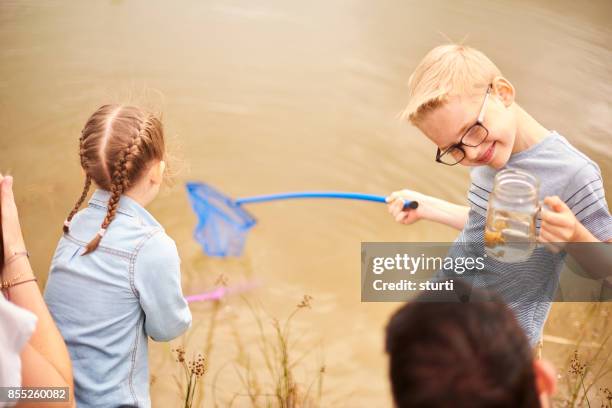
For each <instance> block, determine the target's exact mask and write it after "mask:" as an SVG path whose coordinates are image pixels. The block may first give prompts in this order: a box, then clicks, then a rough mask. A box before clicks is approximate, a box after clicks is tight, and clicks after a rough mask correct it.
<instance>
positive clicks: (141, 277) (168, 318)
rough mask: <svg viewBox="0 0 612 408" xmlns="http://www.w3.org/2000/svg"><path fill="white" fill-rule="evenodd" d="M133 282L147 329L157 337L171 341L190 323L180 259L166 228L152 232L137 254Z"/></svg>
mask: <svg viewBox="0 0 612 408" xmlns="http://www.w3.org/2000/svg"><path fill="white" fill-rule="evenodd" d="M135 262H136V265H135V268H134V284H135V286H136V290H137V291H138V294H139V297H140V306H141V307H142V309H143V310H144V313H145V316H146V319H145V330H146V332H147V335H148V336H149V337H151V338H152V339H153V340H155V341H170V340H172V339H174V338H175V337H178V336H180V335H181V334H183V332H185V330H187V329H188V328H189V326H190V325H191V312H190V311H189V306H188V305H187V301H186V300H185V298H184V297H183V292H182V290H181V260H180V258H179V255H178V251H177V249H176V245H175V244H174V241H173V240H172V239H171V238H170V237H168V236H167V235H166V234H165V233H164V232H163V231H159V232H157V233H155V234H154V235H153V236H151V237H150V238H149V239H148V240H147V242H145V244H144V245H143V247H142V248H141V249H140V251H139V252H138V254H137V256H136V261H135Z"/></svg>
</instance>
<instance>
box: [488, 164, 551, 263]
mask: <svg viewBox="0 0 612 408" xmlns="http://www.w3.org/2000/svg"><path fill="white" fill-rule="evenodd" d="M539 188H540V182H539V180H538V179H537V178H536V177H535V176H534V175H532V174H531V173H529V172H527V171H524V170H518V169H506V170H502V171H500V172H499V173H497V175H496V176H495V181H494V185H493V191H491V194H490V195H489V205H488V208H487V223H486V226H485V232H484V242H485V248H486V252H487V255H488V256H490V257H493V258H495V259H497V260H498V261H501V262H521V261H524V260H526V259H528V258H529V257H530V256H531V254H532V253H533V250H534V249H535V247H536V244H537V239H536V225H535V224H536V216H537V214H538V211H539V210H540V205H539V201H538V195H539Z"/></svg>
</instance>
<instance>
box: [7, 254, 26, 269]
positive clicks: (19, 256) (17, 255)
mask: <svg viewBox="0 0 612 408" xmlns="http://www.w3.org/2000/svg"><path fill="white" fill-rule="evenodd" d="M22 256H26V257H28V258H30V253H29V252H28V251H21V252H15V253H14V254H13V255H12V256H11V257H10V258H8V259H7V260H6V261H5V262H4V266H6V265H8V264H10V263H13V262H14V261H15V260H17V259H19V258H21V257H22Z"/></svg>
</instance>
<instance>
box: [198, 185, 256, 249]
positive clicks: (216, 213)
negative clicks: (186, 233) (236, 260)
mask: <svg viewBox="0 0 612 408" xmlns="http://www.w3.org/2000/svg"><path fill="white" fill-rule="evenodd" d="M186 188H187V193H188V194H189V200H190V202H191V206H192V208H193V211H194V212H195V213H196V215H197V217H198V225H197V226H196V228H195V231H194V238H195V240H196V241H197V242H198V243H199V244H200V245H201V246H202V249H203V250H204V252H206V254H208V255H210V256H240V254H241V253H242V250H243V248H244V242H245V240H246V235H247V233H248V232H249V229H251V228H252V227H253V226H254V225H255V222H256V221H255V218H253V216H251V214H249V213H248V212H247V211H246V210H244V209H243V208H242V207H241V206H240V205H238V204H237V203H236V202H234V200H232V199H231V198H229V197H227V196H225V195H224V194H222V193H220V192H219V191H217V190H215V189H214V188H212V187H211V186H209V185H207V184H204V183H196V182H192V183H187V184H186Z"/></svg>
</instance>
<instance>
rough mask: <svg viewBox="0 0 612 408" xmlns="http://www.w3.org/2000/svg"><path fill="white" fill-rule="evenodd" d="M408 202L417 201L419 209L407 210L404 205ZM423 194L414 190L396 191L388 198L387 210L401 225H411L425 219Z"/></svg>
mask: <svg viewBox="0 0 612 408" xmlns="http://www.w3.org/2000/svg"><path fill="white" fill-rule="evenodd" d="M407 201H417V202H418V203H419V207H418V208H416V209H412V208H407V209H405V210H404V204H405V203H406V202H407ZM423 201H424V200H423V194H421V193H418V192H416V191H412V190H400V191H394V192H393V193H391V194H390V195H389V196H388V197H387V209H388V210H389V214H391V215H392V216H393V218H395V221H396V222H399V223H400V224H405V225H409V224H412V223H415V222H417V221H418V220H420V219H422V218H423Z"/></svg>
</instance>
